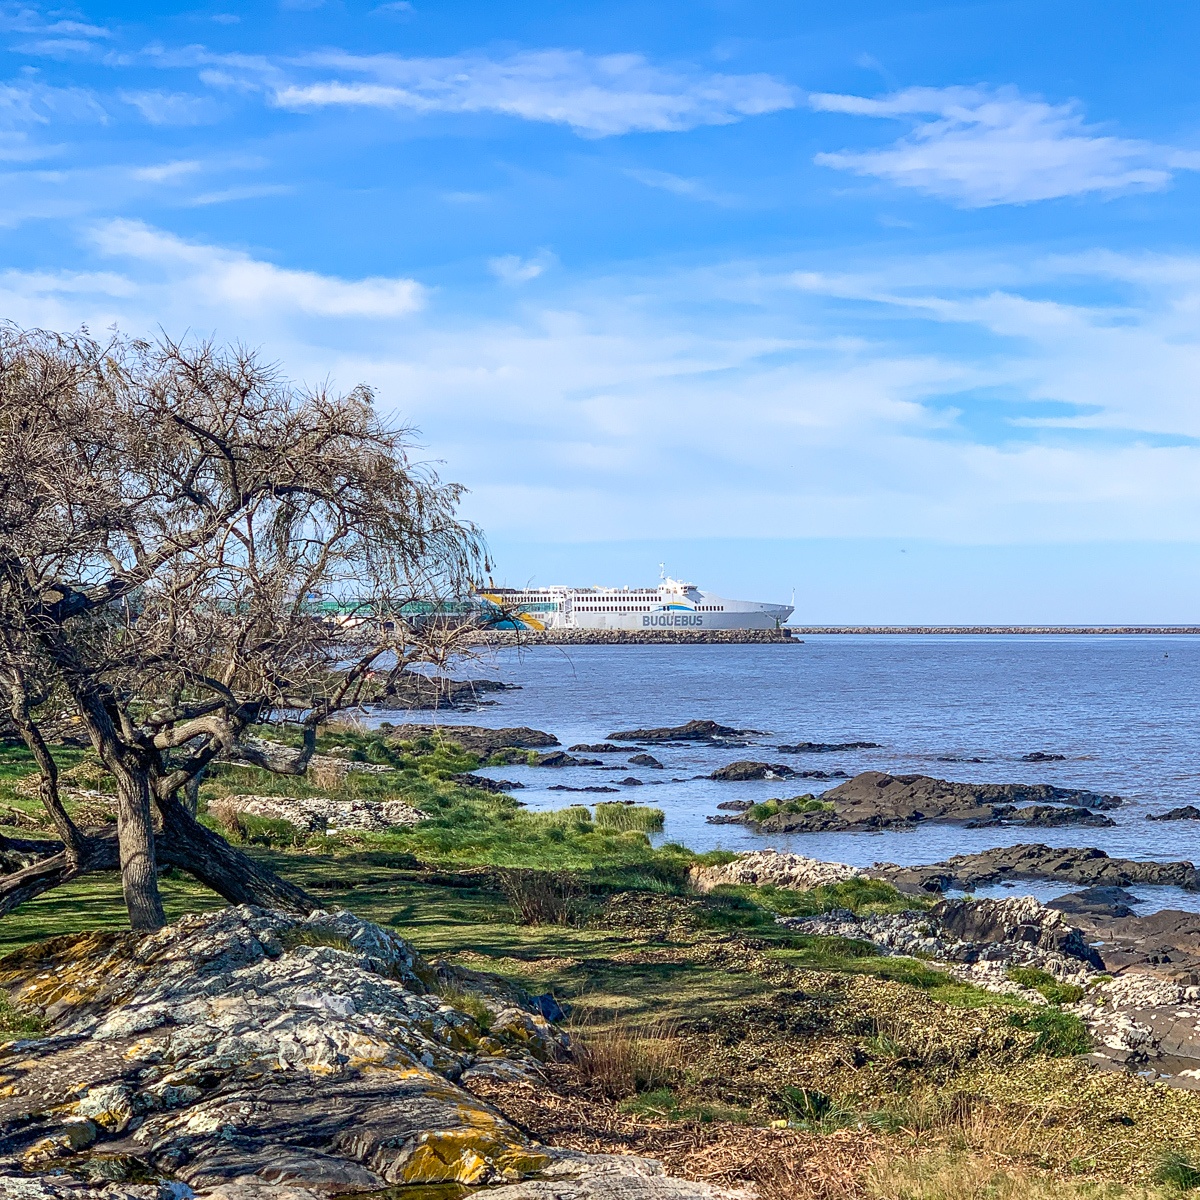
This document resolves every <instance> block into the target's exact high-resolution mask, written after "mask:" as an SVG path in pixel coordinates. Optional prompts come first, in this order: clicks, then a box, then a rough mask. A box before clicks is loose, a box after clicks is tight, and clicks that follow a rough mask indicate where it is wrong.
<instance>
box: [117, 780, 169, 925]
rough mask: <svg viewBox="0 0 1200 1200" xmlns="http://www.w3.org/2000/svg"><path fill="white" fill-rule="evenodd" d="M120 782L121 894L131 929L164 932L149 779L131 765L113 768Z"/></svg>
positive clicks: (118, 812)
mask: <svg viewBox="0 0 1200 1200" xmlns="http://www.w3.org/2000/svg"><path fill="white" fill-rule="evenodd" d="M113 765H114V766H116V767H117V769H116V770H115V771H114V772H113V773H114V774H115V775H116V778H117V843H118V845H119V846H120V850H121V890H122V891H123V892H124V893H125V906H126V907H127V908H128V909H129V925H130V928H132V929H134V930H136V931H138V932H142V931H145V932H151V931H153V930H155V929H161V928H162V927H163V926H164V925H165V924H166V923H167V916H166V913H164V912H163V906H162V899H161V898H160V896H159V894H158V870H157V866H158V864H157V859H156V857H155V853H154V826H153V824H152V821H151V815H150V779H149V776H148V774H147V772H145V771H143V770H139V769H138V767H137V766H136V765H133V766H131V765H130V764H128V763H123V762H122V763H119V764H113Z"/></svg>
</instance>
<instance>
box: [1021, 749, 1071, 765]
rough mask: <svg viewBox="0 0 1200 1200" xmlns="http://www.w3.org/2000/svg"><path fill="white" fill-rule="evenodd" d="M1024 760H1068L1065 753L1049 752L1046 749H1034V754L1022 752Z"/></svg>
mask: <svg viewBox="0 0 1200 1200" xmlns="http://www.w3.org/2000/svg"><path fill="white" fill-rule="evenodd" d="M1021 761H1022V762H1066V761H1067V756H1066V755H1065V754H1047V753H1046V752H1045V751H1044V750H1034V751H1033V753H1032V754H1022V755H1021Z"/></svg>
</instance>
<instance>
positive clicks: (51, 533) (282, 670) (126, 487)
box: [0, 327, 483, 929]
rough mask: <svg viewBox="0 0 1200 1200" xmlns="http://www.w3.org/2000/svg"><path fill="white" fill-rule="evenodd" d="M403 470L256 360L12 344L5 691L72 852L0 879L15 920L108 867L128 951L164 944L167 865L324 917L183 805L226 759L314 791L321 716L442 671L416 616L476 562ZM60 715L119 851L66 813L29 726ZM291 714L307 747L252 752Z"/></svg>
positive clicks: (71, 343)
mask: <svg viewBox="0 0 1200 1200" xmlns="http://www.w3.org/2000/svg"><path fill="white" fill-rule="evenodd" d="M409 451H410V439H409V431H407V430H405V429H402V428H396V427H393V426H390V425H388V424H387V423H385V422H384V421H382V420H381V419H380V417H379V416H378V414H377V413H376V412H375V410H374V407H373V404H372V396H371V393H370V391H369V390H368V389H367V388H365V387H360V388H357V389H355V390H354V391H352V392H350V393H349V394H347V395H335V394H332V393H331V392H329V391H328V390H326V389H315V390H307V391H306V390H301V389H298V388H296V387H294V386H292V385H291V384H289V383H288V382H286V381H285V380H284V379H282V378H281V377H280V376H279V374H278V373H277V371H276V370H274V369H273V368H271V367H269V366H266V365H264V364H263V363H261V362H260V361H258V359H257V358H256V357H255V356H254V355H253V354H251V353H249V352H247V351H245V350H243V349H240V348H232V349H220V348H217V347H215V346H214V345H212V344H210V343H199V344H194V345H185V344H181V343H177V342H172V341H167V340H164V341H161V342H158V343H155V344H149V343H146V342H140V341H130V340H125V339H114V340H113V341H111V342H110V343H108V344H105V345H102V344H99V343H98V342H96V341H95V340H93V339H92V338H91V337H89V336H87V335H86V334H81V335H77V336H70V337H68V336H61V335H57V334H53V333H46V332H43V331H32V332H26V331H22V330H19V329H16V328H13V327H3V328H0V635H2V636H0V683H3V686H4V687H5V689H6V691H7V694H8V699H9V706H8V707H9V709H10V711H11V714H12V717H13V720H14V722H15V723H16V724H17V726H18V728H19V729H20V731H21V734H22V736H23V737H24V738H25V740H26V743H27V745H28V746H29V748H30V750H31V752H32V753H33V755H34V757H35V760H36V761H37V762H38V765H39V767H40V768H41V770H42V796H43V800H44V802H45V804H46V807H47V809H48V811H49V812H50V815H51V817H52V818H53V820H54V822H55V825H56V827H57V828H58V831H59V836H60V838H61V839H62V845H63V849H62V852H61V854H59V855H58V856H57V857H56V859H55V860H54V861H53V862H52V861H51V860H46V861H43V862H39V863H36V864H34V865H32V866H30V867H28V868H26V870H25V871H20V872H16V873H14V874H12V875H10V876H9V877H7V878H0V911H4V910H5V909H7V908H8V907H11V904H12V903H17V902H20V901H22V900H24V899H27V898H28V896H29V895H30V894H36V893H37V891H41V890H45V887H48V886H53V885H54V884H55V883H58V882H61V881H62V880H63V879H65V878H71V877H73V876H74V875H75V874H78V873H79V872H80V871H81V870H90V869H100V868H104V867H108V868H111V867H112V866H114V865H116V863H117V862H119V865H120V869H121V876H122V885H123V889H124V894H125V901H126V904H127V906H128V909H129V918H130V922H131V924H132V925H133V927H134V928H135V929H154V928H157V927H159V926H161V925H162V924H163V921H164V917H163V910H162V904H161V901H160V899H159V894H158V888H157V883H156V876H157V871H158V869H159V868H160V867H161V866H162V865H164V864H171V865H175V866H178V867H181V868H183V869H184V870H187V871H189V872H190V873H191V874H193V875H194V876H195V877H196V878H198V879H200V880H201V881H202V882H203V883H205V884H207V885H208V886H210V887H212V888H213V889H214V890H216V891H218V892H219V893H220V894H222V895H223V896H225V897H226V898H228V899H230V900H231V901H233V902H256V903H266V904H276V905H285V906H289V907H294V908H300V909H304V908H311V907H315V904H314V902H313V901H311V900H310V899H309V898H308V897H307V896H306V895H305V894H304V893H303V892H301V891H300V890H299V889H297V888H295V887H293V886H291V885H290V884H287V883H286V882H285V881H283V880H281V879H279V878H278V877H277V876H275V875H274V874H273V873H271V872H269V871H267V870H265V869H264V868H263V867H262V866H261V865H259V864H257V863H255V862H254V861H253V860H251V859H249V858H248V857H247V856H246V855H244V854H242V853H241V852H240V851H238V850H237V849H236V848H234V847H233V846H230V845H229V844H228V843H227V842H225V841H224V839H222V838H220V837H218V836H217V835H216V834H214V833H212V832H211V831H210V830H208V829H207V828H205V827H204V826H203V825H201V824H200V823H199V822H197V820H196V819H195V817H194V815H193V811H194V810H192V809H190V808H189V805H188V804H187V803H185V802H182V801H181V799H180V793H181V792H182V793H184V795H185V797H186V795H187V793H188V791H189V788H190V789H191V792H192V794H193V798H194V793H195V783H196V781H197V780H198V779H199V777H200V776H201V774H202V773H203V772H204V771H205V769H206V768H207V767H208V766H209V765H210V764H211V763H212V762H213V761H214V759H216V758H217V757H218V756H220V755H223V754H224V755H230V756H234V757H237V756H241V757H243V758H248V759H249V760H251V761H255V760H256V755H257V759H258V760H259V761H260V765H263V766H266V767H268V768H269V769H273V770H282V771H287V772H291V773H301V772H303V771H304V770H305V769H306V767H307V764H308V761H309V758H310V757H311V755H312V753H313V751H314V748H315V745H316V733H317V729H318V728H319V726H320V725H321V723H322V722H323V721H325V720H326V719H327V718H328V717H329V716H330V715H331V714H333V713H335V712H337V711H338V710H340V709H343V708H345V707H347V706H349V705H356V704H359V703H362V702H363V701H365V700H368V699H372V698H374V697H376V696H378V695H381V694H385V693H386V692H387V691H388V689H389V686H390V684H391V683H392V682H393V681H394V679H395V676H396V675H397V673H399V672H401V671H403V670H405V669H406V668H407V667H408V666H410V665H411V664H412V662H413V661H414V660H417V659H421V658H427V659H428V658H432V659H436V658H437V657H438V656H439V653H440V651H439V639H438V638H436V637H431V636H429V634H430V632H431V629H432V627H430V628H427V629H426V630H425V631H424V632H422V630H421V628H420V626H419V624H414V621H413V619H412V615H411V614H412V611H413V608H414V604H417V603H418V602H420V601H422V600H429V599H430V598H437V597H450V596H462V595H463V594H464V593H465V590H466V588H467V587H468V586H469V583H470V580H471V579H472V577H473V576H474V575H475V574H477V571H478V569H479V567H480V566H481V565H482V562H483V553H482V548H481V542H480V539H479V537H478V535H477V533H476V531H475V530H474V528H473V527H471V526H470V525H468V524H466V523H464V522H462V521H461V520H459V519H458V517H457V506H458V501H459V497H460V494H461V489H459V488H458V487H457V486H456V485H452V484H443V483H441V482H440V481H439V480H438V478H437V476H436V475H435V474H434V473H433V472H432V471H431V470H429V469H428V468H423V467H421V466H418V465H414V464H413V462H412V461H411V459H410V457H409ZM435 625H436V622H435ZM441 649H443V650H444V649H445V639H444V638H442V639H441ZM51 692H53V693H56V694H59V695H61V696H63V697H65V698H66V699H67V700H68V701H69V702H70V704H71V705H72V706H73V707H74V709H75V710H76V711H77V712H78V714H79V716H80V717H81V718H82V721H83V724H84V726H85V728H86V730H87V733H88V736H89V737H90V739H91V742H92V745H93V747H94V748H95V751H96V753H97V754H98V755H99V757H100V759H101V760H102V762H103V764H104V766H105V767H106V768H107V770H108V771H109V772H111V774H112V775H113V777H114V779H115V780H116V792H117V795H116V808H117V837H116V846H115V847H114V846H113V845H112V844H111V840H110V841H109V842H107V843H105V842H104V841H103V839H99V838H98V837H97V835H96V834H94V833H87V834H86V835H85V834H84V833H81V832H80V831H79V830H77V829H76V828H75V826H74V824H73V823H72V822H71V820H70V818H69V817H68V816H67V814H66V812H65V810H64V809H63V806H62V804H61V801H60V800H59V797H58V791H57V786H56V779H55V771H54V765H53V761H52V760H51V759H50V756H49V754H48V752H47V751H46V748H45V744H44V741H43V740H42V737H41V734H40V731H39V729H38V727H37V723H36V721H35V720H34V716H33V714H34V711H35V709H36V708H37V705H38V703H39V701H40V700H41V699H43V698H44V697H45V696H46V695H49V694H50V693H51ZM281 713H287V714H290V715H291V716H292V717H293V718H294V719H295V720H297V721H298V722H299V723H300V724H301V726H302V728H303V731H304V738H303V744H302V746H301V748H300V749H299V750H298V751H292V752H290V753H284V754H282V755H280V754H273V755H266V754H264V753H262V751H261V749H259V750H256V749H255V744H254V743H253V742H252V741H250V740H249V739H248V738H247V736H246V735H247V731H249V730H251V729H252V728H253V727H254V726H255V725H256V724H259V723H261V722H264V721H267V720H270V719H272V718H273V717H274V716H277V715H278V714H281ZM156 826H157V830H156ZM156 832H157V837H156ZM31 889H32V890H31Z"/></svg>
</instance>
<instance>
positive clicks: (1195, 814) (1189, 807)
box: [1146, 804, 1200, 821]
mask: <svg viewBox="0 0 1200 1200" xmlns="http://www.w3.org/2000/svg"><path fill="white" fill-rule="evenodd" d="M1146 820H1147V821H1200V808H1197V807H1196V806H1195V805H1194V804H1184V805H1182V806H1180V807H1179V808H1169V809H1167V811H1166V812H1164V813H1147V814H1146Z"/></svg>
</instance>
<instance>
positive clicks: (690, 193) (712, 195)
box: [625, 167, 739, 207]
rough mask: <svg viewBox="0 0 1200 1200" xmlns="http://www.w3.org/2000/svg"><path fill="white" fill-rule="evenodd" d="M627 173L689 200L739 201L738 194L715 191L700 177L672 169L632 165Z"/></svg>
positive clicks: (633, 177) (653, 186)
mask: <svg viewBox="0 0 1200 1200" xmlns="http://www.w3.org/2000/svg"><path fill="white" fill-rule="evenodd" d="M625 174H626V175H628V176H629V178H630V179H636V180H637V181H638V183H641V184H645V186H646V187H652V188H657V189H658V190H659V191H663V192H670V193H671V194H672V195H673V196H683V197H684V198H685V199H687V200H702V201H704V202H705V203H708V204H719V205H721V206H722V207H728V206H731V205H735V204H738V203H739V200H738V198H737V197H736V196H728V195H725V194H724V193H723V192H715V191H713V190H712V188H710V187H708V185H707V184H705V183H703V182H702V181H701V180H699V179H687V178H685V177H684V176H682V175H673V174H672V173H671V172H670V171H655V170H651V169H647V168H633V167H631V168H630V169H628V170H627V171H626V172H625Z"/></svg>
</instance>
